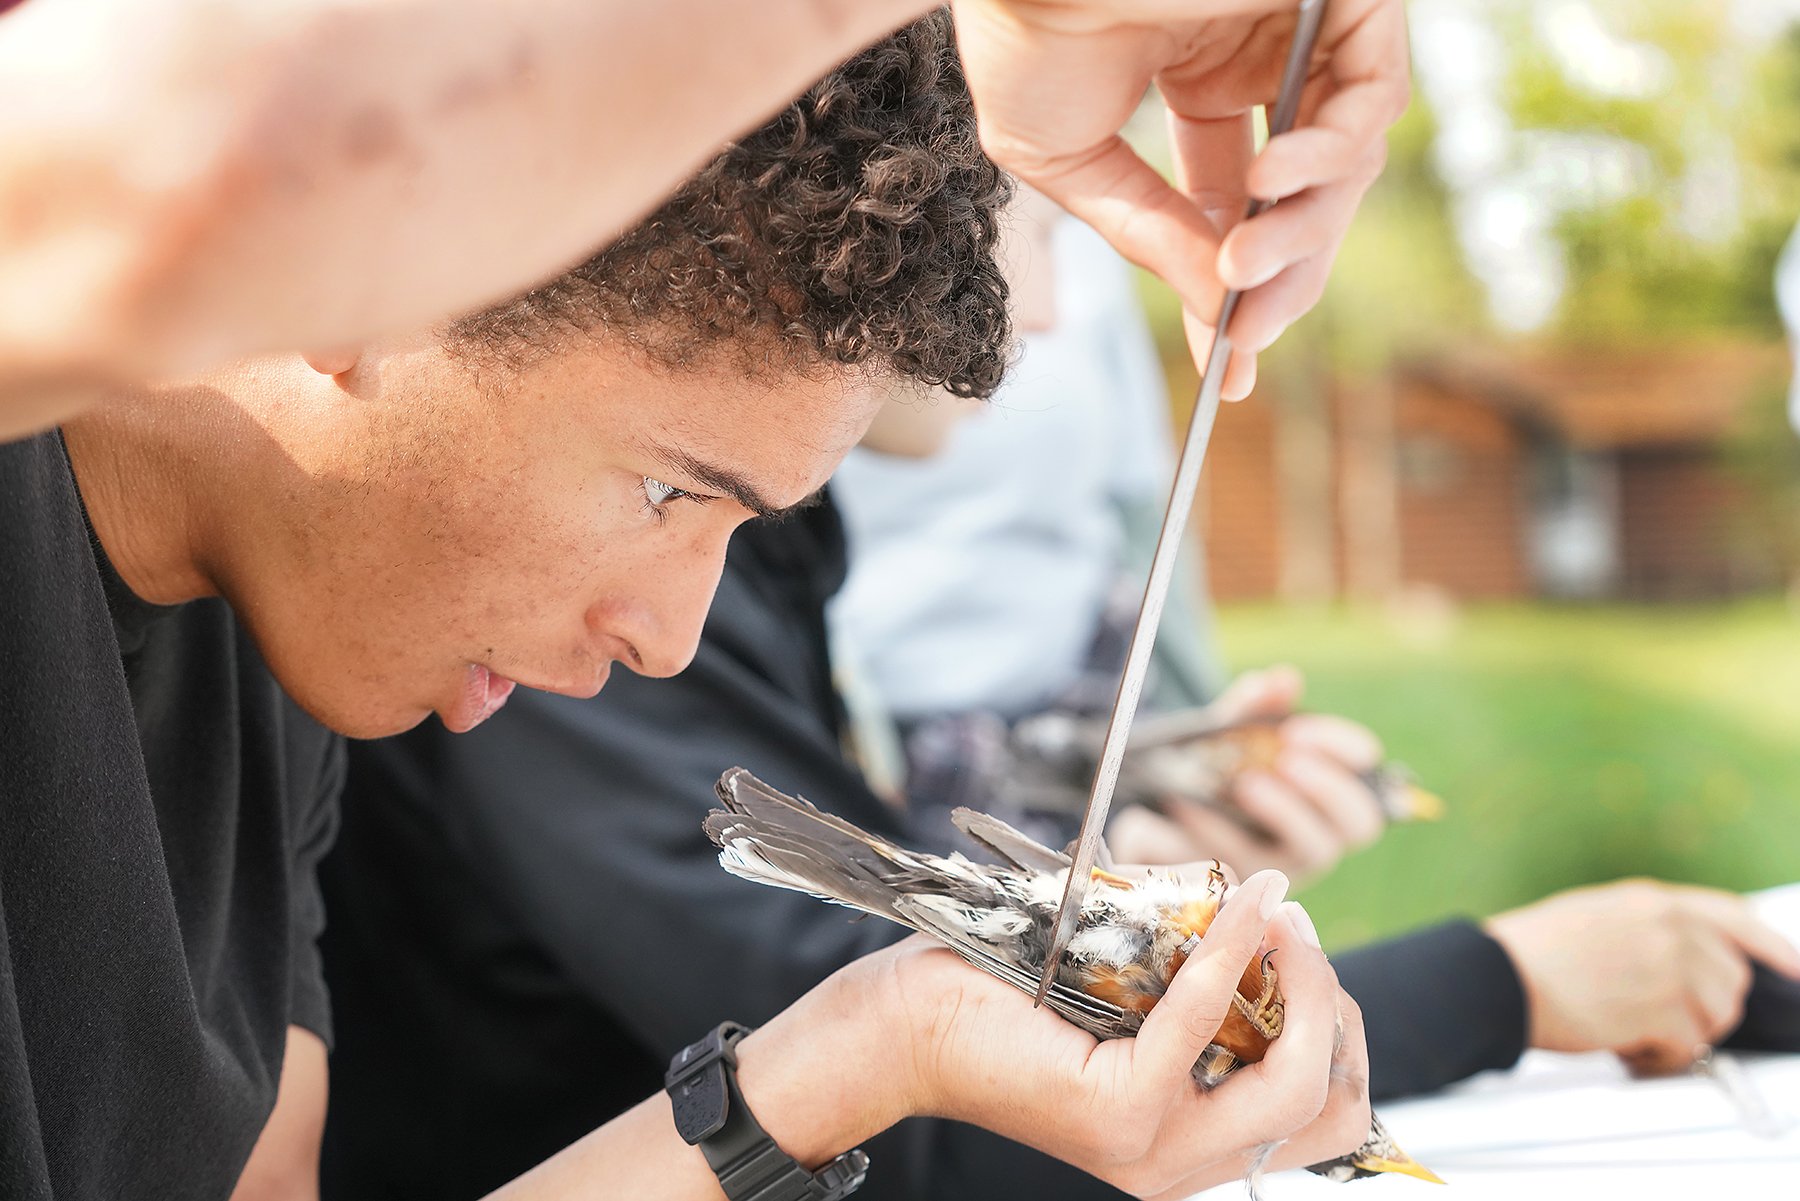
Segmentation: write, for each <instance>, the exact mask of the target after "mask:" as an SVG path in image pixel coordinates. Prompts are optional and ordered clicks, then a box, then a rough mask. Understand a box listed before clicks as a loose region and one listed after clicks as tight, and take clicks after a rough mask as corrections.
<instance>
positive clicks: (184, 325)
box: [0, 0, 1408, 437]
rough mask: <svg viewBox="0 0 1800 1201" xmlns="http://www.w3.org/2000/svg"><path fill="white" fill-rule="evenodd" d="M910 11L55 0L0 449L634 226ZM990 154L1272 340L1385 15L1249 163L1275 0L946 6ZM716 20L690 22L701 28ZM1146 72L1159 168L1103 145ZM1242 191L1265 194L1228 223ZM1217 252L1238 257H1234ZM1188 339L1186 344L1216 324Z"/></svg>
mask: <svg viewBox="0 0 1800 1201" xmlns="http://www.w3.org/2000/svg"><path fill="white" fill-rule="evenodd" d="M926 7H928V6H927V5H926V4H923V3H919V2H918V0H862V2H853V0H767V2H766V3H760V4H755V5H745V4H733V3H727V2H724V0H663V2H659V3H656V4H638V3H593V2H584V0H542V2H540V3H534V4H524V3H503V2H501V0H256V2H254V3H249V2H239V3H218V2H206V0H170V2H168V3H160V4H141V3H136V2H135V0H58V2H57V3H54V4H46V3H35V4H26V5H24V6H22V7H20V8H18V9H16V10H15V11H13V12H11V13H9V14H7V15H6V16H5V17H4V18H0V21H3V22H4V32H5V36H4V37H0V113H5V114H6V120H5V121H4V123H0V437H11V436H18V435H20V434H23V433H26V432H29V431H30V430H33V429H38V428H43V427H44V426H47V425H49V424H51V423H53V422H55V421H57V420H59V419H61V418H62V417H65V416H68V415H70V414H72V413H73V412H75V411H77V410H78V409H79V408H80V407H81V406H83V405H84V404H87V403H91V402H92V400H93V399H94V398H95V397H96V396H97V395H99V394H100V393H101V392H102V391H103V389H104V385H105V384H106V383H108V382H117V381H121V380H122V381H139V380H142V379H144V378H146V377H158V376H167V375H174V374H184V373H189V372H192V371H196V370H200V369H203V368H207V367H211V366H215V365H217V364H219V363H221V362H223V361H226V360H229V359H233V358H237V357H241V356H243V355H246V354H251V353H255V352H258V351H265V350H282V351H294V350H299V351H315V352H331V351H332V350H333V348H335V347H338V346H342V345H355V344H360V343H362V342H364V341H366V340H368V339H370V338H372V337H376V336H379V335H381V334H383V333H386V332H391V331H393V330H396V329H403V328H414V327H417V326H420V325H423V324H427V323H429V322H430V321H434V320H437V319H440V318H442V317H445V316H448V315H450V314H453V313H455V312H459V311H462V310H466V309H469V308H472V307H476V306H478V305H480V304H482V303H485V302H488V301H491V300H494V299H496V298H499V297H502V296H505V295H507V294H510V293H513V292H517V291H519V290H521V289H523V288H525V287H527V286H529V285H530V284H532V283H534V282H536V281H538V280H540V279H543V278H545V277H546V276H548V275H550V274H553V273H554V272H555V271H557V270H559V269H561V268H562V267H564V266H566V265H568V264H569V263H571V262H573V261H575V260H577V259H579V258H581V257H582V256H583V255H585V254H587V253H590V252H591V251H592V250H593V249H595V248H596V247H597V246H599V245H601V244H603V243H604V242H605V241H606V240H607V239H608V238H609V237H611V236H613V235H615V234H616V233H618V232H619V231H620V230H621V229H623V228H625V227H626V226H627V225H628V224H629V223H630V222H631V221H632V220H633V219H634V218H636V217H638V216H640V215H641V214H642V213H643V212H644V211H646V210H647V209H648V208H649V207H650V206H651V205H653V204H654V203H655V202H656V200H657V199H658V198H659V197H660V196H662V195H663V194H665V193H666V192H667V191H668V190H669V189H670V188H671V187H672V186H674V185H675V184H676V183H677V182H678V181H679V180H680V179H681V178H682V176H683V175H685V174H686V173H687V172H688V171H690V170H692V169H693V168H694V167H695V166H697V165H698V164H700V163H701V162H703V161H704V160H705V159H706V157H707V156H708V155H709V154H711V153H712V152H713V151H714V150H715V149H716V147H717V146H718V144H719V143H720V142H721V141H722V140H723V139H726V138H728V137H730V136H731V135H732V134H733V133H734V132H736V131H737V130H740V129H742V128H744V127H746V126H748V125H751V124H753V123H754V122H755V121H756V120H757V118H758V117H759V116H761V115H762V114H764V113H766V112H768V111H770V110H772V109H773V108H775V107H776V106H777V105H779V104H780V103H782V102H783V101H785V100H786V99H787V98H789V97H791V96H793V95H795V94H797V93H798V92H799V91H800V90H801V89H802V88H803V87H805V86H806V85H807V84H808V83H809V82H810V81H811V80H812V79H813V78H815V77H816V76H817V75H818V74H819V73H820V72H822V71H823V70H825V69H826V68H828V67H829V66H830V65H831V64H832V63H834V62H836V61H839V60H841V59H842V58H844V57H847V56H848V55H849V54H851V53H852V52H854V51H855V50H856V49H857V48H859V47H860V46H863V45H866V44H867V43H869V42H871V41H873V40H874V39H875V38H877V37H879V36H880V35H881V34H882V33H884V32H885V31H887V30H888V29H891V28H893V27H895V26H897V25H899V24H902V23H904V22H905V21H906V20H908V19H910V18H911V17H914V16H916V15H917V14H918V13H919V12H921V11H923V10H924V9H925V8H926ZM956 7H957V17H958V27H959V30H960V36H961V50H962V53H963V57H964V60H965V62H966V64H967V67H968V73H969V78H970V87H971V89H972V90H973V91H974V93H975V97H976V103H977V108H978V110H979V112H980V115H981V121H982V132H983V139H984V141H985V142H986V144H987V145H988V147H989V149H990V151H991V152H992V153H993V154H994V156H995V158H996V159H997V160H999V161H1000V162H1001V164H1002V165H1004V166H1007V167H1009V168H1011V169H1013V170H1014V171H1016V172H1017V173H1018V174H1019V175H1020V177H1021V178H1023V179H1026V180H1028V181H1030V182H1032V183H1034V184H1036V185H1037V186H1038V187H1039V188H1041V189H1042V190H1043V191H1044V192H1045V193H1046V194H1048V195H1050V196H1051V197H1053V198H1055V199H1056V200H1058V201H1060V202H1061V203H1063V204H1064V205H1066V206H1067V207H1068V208H1070V209H1071V210H1072V211H1074V212H1076V213H1077V214H1078V215H1080V216H1082V217H1084V218H1085V219H1087V220H1088V221H1090V222H1091V223H1092V224H1093V225H1094V226H1095V227H1096V228H1097V229H1099V230H1100V231H1101V232H1102V233H1103V234H1105V235H1106V236H1107V238H1108V239H1110V240H1111V241H1112V242H1113V243H1114V244H1115V245H1116V246H1118V247H1119V249H1120V250H1121V251H1122V252H1124V253H1125V254H1127V255H1128V256H1130V257H1132V258H1133V259H1135V260H1136V261H1138V262H1140V263H1143V264H1144V265H1146V266H1148V267H1150V268H1151V269H1152V270H1155V271H1157V272H1158V273H1159V274H1161V275H1163V276H1164V277H1165V278H1167V279H1169V281H1170V282H1171V283H1173V284H1174V285H1175V287H1176V288H1177V289H1178V290H1179V291H1180V292H1181V294H1182V296H1183V299H1184V300H1185V301H1186V302H1187V303H1188V305H1189V309H1190V312H1191V313H1193V314H1197V316H1196V317H1195V318H1194V321H1195V323H1196V326H1195V332H1196V333H1199V334H1204V332H1205V331H1204V324H1205V321H1206V320H1208V319H1210V318H1209V316H1208V315H1209V313H1210V312H1211V311H1212V310H1213V309H1215V308H1216V306H1217V303H1218V297H1219V295H1220V292H1221V288H1222V286H1223V284H1222V281H1224V282H1229V283H1232V284H1235V285H1238V286H1243V287H1253V286H1256V285H1259V284H1260V285H1261V286H1260V287H1256V290H1255V293H1254V294H1253V295H1252V296H1250V297H1249V298H1247V299H1246V302H1245V304H1244V305H1243V307H1242V308H1241V309H1240V310H1239V315H1238V319H1237V321H1236V323H1235V325H1234V334H1235V335H1236V337H1237V339H1238V346H1239V347H1240V349H1241V350H1242V351H1243V352H1244V353H1242V354H1240V355H1239V356H1238V357H1237V359H1236V360H1234V364H1233V369H1232V373H1231V376H1230V378H1229V380H1228V384H1227V395H1229V396H1241V395H1243V394H1244V393H1245V392H1247V391H1248V389H1249V385H1250V380H1251V378H1252V376H1253V372H1254V360H1253V357H1252V356H1253V352H1254V351H1256V350H1259V349H1261V348H1262V347H1264V346H1266V345H1268V344H1269V343H1270V342H1272V341H1273V340H1274V339H1275V337H1276V336H1277V335H1278V334H1279V332H1280V330H1281V329H1283V328H1285V326H1286V325H1287V324H1288V323H1289V322H1291V321H1293V320H1294V319H1295V318H1296V317H1298V316H1299V315H1300V314H1301V313H1303V312H1304V311H1305V310H1306V309H1308V308H1310V307H1311V305H1312V304H1313V303H1314V302H1315V301H1316V300H1317V297H1318V293H1319V290H1320V289H1321V288H1322V287H1323V284H1324V278H1325V275H1326V273H1327V271H1328V270H1329V267H1330V263H1331V259H1332V257H1333V255H1334V254H1335V251H1336V247H1337V244H1338V242H1339V240H1341V238H1342V236H1343V233H1344V230H1345V228H1346V227H1347V226H1348V224H1349V220H1350V216H1351V214H1352V213H1353V212H1354V210H1355V208H1356V205H1357V203H1358V202H1359V201H1360V199H1361V196H1362V194H1363V191H1364V190H1365V189H1366V188H1367V186H1368V184H1369V183H1370V182H1371V181H1372V180H1373V179H1374V177H1375V174H1376V173H1377V172H1378V170H1379V169H1380V166H1381V162H1382V157H1383V154H1384V153H1385V143H1384V141H1383V135H1384V133H1385V131H1386V128H1387V126H1388V125H1389V124H1391V123H1392V121H1393V120H1394V119H1395V118H1396V117H1397V116H1398V114H1399V112H1400V111H1401V109H1403V108H1404V107H1405V103H1406V95H1407V85H1406V80H1407V73H1408V71H1407V61H1406V58H1407V56H1406V38H1405V27H1404V17H1403V15H1402V10H1401V6H1400V0H1337V2H1336V3H1334V4H1333V5H1332V6H1331V8H1330V12H1329V15H1328V17H1327V20H1326V25H1325V30H1324V34H1323V38H1322V41H1321V48H1320V51H1319V53H1318V55H1317V56H1316V58H1315V63H1314V68H1315V74H1314V79H1313V83H1312V85H1311V86H1310V87H1309V90H1308V97H1307V103H1306V105H1305V112H1303V114H1302V121H1303V124H1305V125H1308V126H1311V127H1312V128H1306V129H1302V130H1299V131H1296V132H1295V133H1293V134H1290V135H1287V136H1286V137H1283V138H1278V139H1276V140H1275V141H1274V142H1272V143H1270V145H1269V147H1268V148H1267V149H1266V150H1265V151H1264V152H1263V153H1262V154H1261V155H1260V156H1259V157H1257V158H1256V159H1255V161H1254V163H1252V156H1251V147H1250V141H1249V137H1250V114H1251V111H1252V109H1253V108H1254V106H1256V105H1257V104H1261V103H1265V102H1268V101H1270V100H1272V99H1273V94H1274V90H1275V83H1276V80H1277V79H1278V77H1279V73H1280V64H1281V61H1282V59H1283V57H1284V55H1285V51H1286V44H1287V41H1288V38H1289V36H1290V35H1291V31H1292V25H1293V18H1292V10H1293V5H1292V3H1291V0H1132V2H1130V3H1120V2H1118V0H1068V2H1067V3H1058V2H1054V0H959V2H958V4H957V6H956ZM697 30H704V31H705V33H706V36H695V31H697ZM1152 82H1154V83H1155V84H1156V85H1157V86H1158V88H1159V89H1160V90H1161V91H1162V94H1163V95H1164V96H1165V97H1166V98H1167V99H1168V101H1169V103H1170V107H1171V113H1172V117H1171V120H1172V129H1173V131H1174V139H1175V149H1176V160H1177V174H1178V179H1177V182H1176V185H1175V186H1173V187H1171V186H1170V185H1169V184H1167V183H1165V182H1163V181H1162V180H1161V179H1160V178H1159V177H1157V176H1156V175H1155V173H1154V172H1151V171H1150V169H1149V168H1148V167H1146V166H1144V164H1143V163H1141V162H1140V161H1138V160H1137V158H1136V156H1135V155H1134V154H1132V153H1131V151H1130V150H1129V148H1128V147H1127V146H1126V145H1125V143H1124V142H1123V141H1122V140H1121V139H1120V138H1119V137H1118V136H1117V134H1118V130H1119V129H1120V128H1121V127H1122V125H1123V124H1124V121H1125V120H1126V118H1127V117H1128V116H1129V115H1130V114H1131V112H1132V110H1133V109H1135V107H1136V106H1137V103H1138V101H1139V99H1140V98H1141V97H1142V96H1143V93H1144V89H1145V87H1146V85H1148V84H1150V83H1152ZM1246 195H1256V196H1261V197H1279V198H1281V199H1282V200H1283V201H1284V203H1283V204H1282V205H1281V206H1279V207H1278V208H1277V209H1276V210H1275V211H1274V212H1272V213H1270V214H1267V215H1265V216H1263V217H1259V218H1257V219H1256V220H1255V221H1251V222H1246V223H1242V224H1239V225H1238V226H1237V227H1236V228H1235V229H1231V234H1230V237H1228V238H1226V237H1223V234H1224V232H1225V231H1226V230H1227V229H1230V228H1231V226H1232V224H1233V222H1234V221H1236V214H1237V213H1238V212H1240V211H1241V207H1242V203H1243V200H1244V197H1245V196H1246ZM1221 246H1222V249H1221ZM1201 344H1203V343H1201Z"/></svg>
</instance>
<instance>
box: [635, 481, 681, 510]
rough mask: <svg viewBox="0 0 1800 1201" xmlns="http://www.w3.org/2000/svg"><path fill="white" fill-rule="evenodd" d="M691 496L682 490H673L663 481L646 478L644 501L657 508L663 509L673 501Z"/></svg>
mask: <svg viewBox="0 0 1800 1201" xmlns="http://www.w3.org/2000/svg"><path fill="white" fill-rule="evenodd" d="M688 495H689V494H688V493H686V492H683V491H682V490H681V489H680V488H672V487H670V486H669V485H668V484H665V483H663V482H662V481H661V480H658V479H652V478H651V477H649V476H645V477H644V499H646V500H648V501H649V502H650V503H651V504H652V505H654V506H656V507H657V508H659V509H660V508H662V507H663V506H664V505H666V504H669V503H670V502H671V501H677V500H681V499H683V498H684V497H686V496H688Z"/></svg>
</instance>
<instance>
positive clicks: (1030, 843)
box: [950, 809, 1071, 876]
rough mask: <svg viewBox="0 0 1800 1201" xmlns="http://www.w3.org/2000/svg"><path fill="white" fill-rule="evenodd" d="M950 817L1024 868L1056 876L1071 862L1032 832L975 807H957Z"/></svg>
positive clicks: (987, 845) (979, 841)
mask: <svg viewBox="0 0 1800 1201" xmlns="http://www.w3.org/2000/svg"><path fill="white" fill-rule="evenodd" d="M950 820H951V822H953V823H954V824H955V826H956V828H957V829H958V830H961V831H962V832H963V833H964V834H967V835H968V836H969V837H970V838H973V839H974V840H975V841H976V842H978V843H980V844H981V845H982V846H984V847H986V848H987V849H988V850H990V851H992V852H994V854H996V855H998V856H1000V857H1001V858H1002V859H1004V860H1006V861H1007V862H1008V863H1010V864H1012V865H1013V866H1014V867H1016V868H1019V869H1020V870H1021V871H1028V872H1043V873H1044V874H1045V875H1052V876H1053V875H1055V874H1056V873H1057V872H1060V871H1066V870H1067V869H1068V866H1069V864H1070V862H1071V860H1070V859H1069V857H1068V856H1067V855H1065V854H1063V853H1062V852H1061V851H1053V850H1051V849H1050V848H1049V847H1047V846H1045V845H1044V844H1043V843H1041V842H1039V841H1037V839H1035V838H1033V837H1031V836H1030V835H1029V834H1026V833H1025V832H1024V831H1022V830H1018V829H1016V828H1014V827H1012V826H1009V825H1007V824H1006V823H1005V822H1003V821H1001V820H1000V819H999V818H997V817H995V816H993V815H992V814H988V813H978V812H976V811H975V810H973V809H957V810H955V811H953V812H952V813H951V814H950Z"/></svg>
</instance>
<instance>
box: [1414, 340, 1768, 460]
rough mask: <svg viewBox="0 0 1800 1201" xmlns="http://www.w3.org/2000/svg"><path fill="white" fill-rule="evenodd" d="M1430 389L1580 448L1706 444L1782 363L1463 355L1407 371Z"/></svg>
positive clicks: (1666, 355)
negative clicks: (1505, 414) (1457, 395)
mask: <svg viewBox="0 0 1800 1201" xmlns="http://www.w3.org/2000/svg"><path fill="white" fill-rule="evenodd" d="M1409 369H1410V370H1411V371H1413V372H1414V373H1415V374H1417V375H1420V376H1422V377H1424V378H1426V379H1429V380H1430V381H1432V382H1433V383H1435V384H1437V385H1438V386H1439V387H1442V388H1446V389H1449V390H1451V391H1454V392H1457V393H1460V394H1462V395H1465V396H1468V397H1470V398H1472V399H1475V400H1477V401H1479V402H1480V403H1484V404H1487V405H1491V406H1493V407H1496V408H1499V409H1501V410H1503V411H1506V412H1508V413H1509V414H1511V415H1512V416H1514V417H1516V418H1517V419H1519V420H1520V421H1522V422H1524V423H1527V424H1531V425H1535V426H1539V427H1543V428H1547V429H1549V430H1552V431H1554V432H1555V433H1557V434H1558V435H1559V436H1561V437H1562V438H1563V439H1565V440H1566V441H1567V442H1569V444H1570V445H1572V446H1576V447H1580V448H1583V449H1591V450H1599V449H1625V448H1640V449H1649V448H1655V447H1675V446H1693V445H1706V444H1711V443H1714V442H1717V441H1718V440H1719V439H1720V438H1722V437H1723V436H1724V435H1725V434H1726V433H1727V432H1728V431H1729V430H1730V429H1731V427H1732V425H1733V423H1734V422H1735V421H1736V419H1737V415H1738V413H1739V412H1740V411H1741V410H1742V409H1743V406H1744V404H1745V403H1746V402H1747V401H1748V400H1749V399H1750V398H1751V397H1753V396H1754V395H1755V394H1756V392H1757V391H1758V390H1759V389H1763V388H1768V387H1772V386H1778V385H1779V384H1780V383H1781V382H1782V381H1783V380H1784V379H1785V378H1786V375H1787V373H1788V372H1790V371H1791V370H1792V364H1791V362H1790V361H1789V360H1788V357H1787V350H1786V347H1785V346H1783V345H1781V344H1779V343H1775V344H1759V343H1719V344H1712V345H1704V346H1686V347H1675V348H1667V349H1662V348H1655V347H1633V348H1630V349H1628V350H1625V349H1621V350H1607V351H1583V352H1572V351H1542V350H1528V351H1521V352H1518V353H1515V354H1503V353H1501V352H1499V351H1495V350H1481V351H1469V352H1463V353H1460V354H1457V355H1455V356H1452V357H1446V358H1443V359H1437V360H1433V361H1430V362H1425V363H1418V364H1413V365H1411V367H1410V368H1409Z"/></svg>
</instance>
